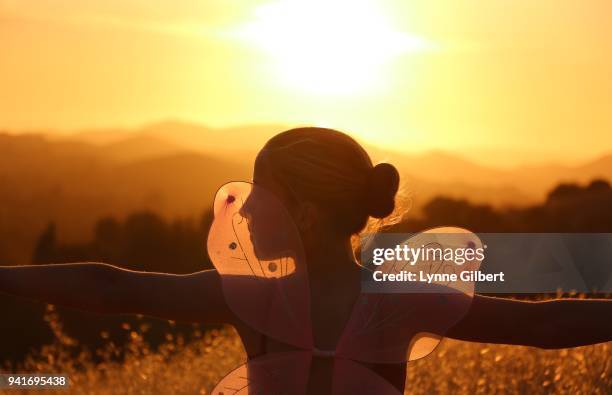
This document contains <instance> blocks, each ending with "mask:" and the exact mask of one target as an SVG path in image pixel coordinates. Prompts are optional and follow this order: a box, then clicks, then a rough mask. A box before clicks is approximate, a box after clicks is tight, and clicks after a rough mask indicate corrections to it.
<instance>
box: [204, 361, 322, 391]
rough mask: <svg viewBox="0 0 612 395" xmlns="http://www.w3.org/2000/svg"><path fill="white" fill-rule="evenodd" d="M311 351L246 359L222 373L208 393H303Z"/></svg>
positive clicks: (305, 386) (306, 381) (306, 383)
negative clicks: (221, 377)
mask: <svg viewBox="0 0 612 395" xmlns="http://www.w3.org/2000/svg"><path fill="white" fill-rule="evenodd" d="M310 362H311V353H309V352H307V351H302V352H300V351H296V352H285V353H274V354H269V355H264V356H262V357H258V358H256V359H253V360H250V361H249V362H248V363H246V364H244V365H242V366H240V367H238V368H237V369H235V370H233V371H232V372H230V373H229V374H228V375H227V376H225V377H224V378H223V379H222V380H221V381H220V382H219V383H218V384H217V385H216V386H215V388H214V390H213V391H212V395H268V394H271V395H274V394H279V395H280V394H292V395H299V394H305V393H306V388H307V385H308V372H309V370H310Z"/></svg>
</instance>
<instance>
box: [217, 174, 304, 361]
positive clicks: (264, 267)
mask: <svg viewBox="0 0 612 395" xmlns="http://www.w3.org/2000/svg"><path fill="white" fill-rule="evenodd" d="M208 254H209V256H210V259H211V260H212V262H213V264H214V266H215V268H216V269H217V271H218V272H219V274H220V275H221V281H222V285H223V292H224V296H225V299H226V301H227V303H228V305H229V307H230V308H231V309H232V311H233V312H234V313H235V314H236V315H237V316H238V317H239V318H240V319H241V320H243V321H244V322H245V323H247V324H248V325H250V326H251V327H252V328H254V329H255V330H257V331H259V332H261V333H263V334H265V335H267V336H270V337H272V338H275V339H277V340H280V341H282V342H285V343H288V344H291V345H294V346H296V347H299V348H303V349H311V348H312V334H311V331H310V328H311V325H310V307H309V302H310V299H309V289H308V278H307V276H306V267H305V262H304V252H303V247H302V244H301V240H300V237H299V233H298V231H297V229H296V227H295V224H294V223H293V221H292V219H291V217H290V216H289V214H288V213H287V211H286V210H285V208H284V206H283V205H282V203H281V202H280V201H279V200H278V199H277V198H276V197H275V196H274V195H273V194H272V193H271V192H269V191H267V190H265V189H263V188H261V187H257V186H255V185H253V184H251V183H247V182H232V183H228V184H225V185H224V186H222V187H221V188H220V189H219V191H218V192H217V194H216V196H215V202H214V220H213V224H212V226H211V229H210V233H209V236H208Z"/></svg>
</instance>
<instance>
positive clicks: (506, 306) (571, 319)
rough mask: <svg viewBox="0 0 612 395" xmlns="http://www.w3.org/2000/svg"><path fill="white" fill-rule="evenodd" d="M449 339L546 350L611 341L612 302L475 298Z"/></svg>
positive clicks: (448, 334)
mask: <svg viewBox="0 0 612 395" xmlns="http://www.w3.org/2000/svg"><path fill="white" fill-rule="evenodd" d="M446 336H448V337H451V338H454V339H458V340H467V341H474V342H483V343H503V344H516V345H525V346H532V347H539V348H545V349H554V348H566V347H577V346H584V345H587V344H594V343H601V342H606V341H610V340H612V300H608V299H554V300H549V301H541V302H528V301H518V300H510V299H503V298H494V297H488V296H482V295H476V296H474V301H473V302H472V307H471V308H470V311H469V313H468V315H467V316H466V317H465V318H464V319H463V320H461V321H460V322H459V323H457V324H456V325H455V326H454V327H453V328H452V329H451V330H450V331H449V332H448V333H447V334H446Z"/></svg>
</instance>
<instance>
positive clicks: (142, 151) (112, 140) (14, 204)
mask: <svg viewBox="0 0 612 395" xmlns="http://www.w3.org/2000/svg"><path fill="white" fill-rule="evenodd" d="M285 129H287V128H286V127H283V126H279V125H259V126H243V127H233V128H224V129H214V128H208V127H205V126H201V125H197V124H192V123H184V122H178V121H165V122H160V123H156V124H152V125H149V126H145V127H143V128H139V129H134V130H118V129H114V130H107V131H104V130H97V131H96V130H94V131H91V130H90V131H84V132H81V133H75V134H72V135H70V136H64V137H61V138H58V137H57V136H55V137H52V138H51V137H45V136H43V135H42V134H40V135H36V134H26V135H22V134H21V135H10V134H0V262H3V261H5V260H8V261H10V262H15V263H23V262H27V260H28V259H29V258H28V257H29V254H30V252H31V249H32V246H33V243H34V241H35V240H36V237H37V236H38V235H39V234H40V232H41V231H42V230H43V229H44V228H45V227H46V225H47V224H48V222H49V221H51V220H55V221H56V222H57V226H58V233H59V236H60V238H62V239H66V240H67V241H71V240H78V239H84V238H86V237H87V236H89V234H88V232H91V226H92V224H93V223H94V222H95V221H96V220H98V219H99V218H100V217H101V216H105V215H115V216H117V215H118V216H123V215H126V214H127V213H129V212H132V211H136V210H143V209H148V210H152V211H155V212H158V213H160V214H162V215H164V216H193V215H199V214H201V213H202V212H203V211H204V210H207V209H208V208H209V207H210V204H211V199H212V197H213V195H214V192H215V191H216V189H217V188H218V186H219V185H221V184H222V183H224V182H225V181H228V180H237V179H249V178H250V176H251V171H252V164H253V158H254V156H255V154H256V153H257V150H258V149H259V148H260V147H261V146H263V144H264V143H265V141H267V140H268V138H269V137H271V136H272V135H274V134H276V133H278V132H279V131H282V130H285ZM366 148H367V149H368V151H369V152H370V153H371V155H372V157H373V159H374V160H375V161H378V160H386V161H389V162H391V163H393V164H395V165H396V166H397V167H398V169H399V170H400V173H401V174H402V180H403V188H402V192H403V194H402V201H401V202H400V204H401V205H402V206H403V207H405V208H407V209H411V210H414V211H415V212H417V213H418V211H419V209H420V207H422V206H423V205H424V204H425V203H427V202H428V201H429V200H430V199H431V198H432V197H434V196H437V195H445V196H449V197H454V198H466V199H468V200H470V201H472V202H474V203H488V204H492V205H495V206H524V205H528V204H533V203H537V202H540V201H543V200H544V198H545V196H546V193H547V192H548V191H550V190H551V189H552V188H553V187H555V186H556V185H557V184H558V183H559V182H566V181H572V182H586V181H589V180H591V179H593V178H596V177H600V178H605V179H609V180H610V179H612V155H609V156H605V157H601V158H598V159H595V160H592V161H590V162H587V163H583V164H581V165H579V166H574V167H571V166H563V165H555V164H552V165H551V164H549V165H541V166H529V167H527V166H525V167H519V168H514V169H501V168H496V167H495V165H494V164H492V165H491V166H483V165H481V164H476V163H474V162H472V161H470V160H469V159H467V158H463V157H461V156H459V155H454V154H452V153H448V152H443V151H435V152H428V153H423V154H419V155H416V154H406V153H402V152H394V151H388V150H384V149H381V148H379V147H376V146H366ZM0 264H1V263H0Z"/></svg>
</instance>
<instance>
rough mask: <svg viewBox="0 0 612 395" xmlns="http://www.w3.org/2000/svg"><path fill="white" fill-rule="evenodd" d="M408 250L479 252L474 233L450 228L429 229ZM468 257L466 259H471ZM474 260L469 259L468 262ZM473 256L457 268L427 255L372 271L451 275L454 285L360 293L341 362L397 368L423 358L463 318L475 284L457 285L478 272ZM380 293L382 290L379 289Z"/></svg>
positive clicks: (406, 285) (404, 286)
mask: <svg viewBox="0 0 612 395" xmlns="http://www.w3.org/2000/svg"><path fill="white" fill-rule="evenodd" d="M403 243H405V244H406V245H408V246H409V247H411V248H418V247H431V248H440V249H441V250H442V251H444V250H445V249H457V248H469V249H474V250H475V249H478V248H482V242H481V241H480V239H479V238H478V236H476V235H475V234H474V233H472V232H470V231H468V230H466V229H462V228H455V227H440V228H433V229H429V230H427V231H425V232H422V233H419V234H417V235H415V236H413V237H411V238H410V239H408V240H406V241H404V242H403ZM470 255H471V254H470ZM472 258H473V259H472ZM479 266H480V261H479V260H478V259H476V258H475V257H471V256H470V259H466V260H465V262H463V263H462V264H461V265H458V264H457V263H455V262H454V261H449V260H448V259H446V260H445V259H444V255H442V256H439V255H437V254H436V255H434V256H430V257H429V258H428V259H422V260H420V261H418V262H417V263H415V264H414V265H411V264H410V263H407V262H406V261H397V260H393V261H387V262H385V263H384V264H383V265H381V266H378V267H376V270H380V271H382V272H383V273H387V274H391V273H393V274H396V273H401V272H402V271H404V272H412V273H415V275H416V276H417V277H416V278H421V277H420V276H421V273H420V272H422V274H423V276H424V277H427V274H439V273H447V274H452V273H454V274H456V275H457V278H458V280H457V281H452V282H448V281H433V282H431V283H426V282H421V281H415V282H402V283H401V284H400V285H395V284H391V285H390V286H389V289H388V290H387V291H385V292H379V293H368V294H362V296H361V298H360V300H359V301H358V302H357V303H358V305H357V306H356V308H355V309H354V312H353V315H352V317H351V319H350V321H349V323H348V325H347V328H346V330H345V333H344V335H343V337H342V339H341V342H340V344H339V347H338V350H337V353H338V355H342V356H344V357H346V358H350V359H353V360H357V361H362V362H371V363H400V362H405V361H407V360H415V359H419V358H422V357H425V356H427V355H428V354H429V353H431V352H432V351H433V350H434V349H435V347H436V346H437V345H438V344H439V342H440V340H441V339H442V337H443V336H444V334H445V333H446V332H447V331H448V330H449V329H450V328H451V327H452V326H453V325H455V324H456V323H457V322H458V321H459V320H460V319H461V318H463V317H464V316H465V315H466V314H467V312H468V310H469V308H470V306H471V302H472V299H473V294H474V282H473V281H471V280H470V279H466V280H462V279H461V277H460V273H461V272H462V271H466V272H473V271H476V270H478V268H479ZM383 290H384V289H383Z"/></svg>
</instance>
